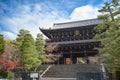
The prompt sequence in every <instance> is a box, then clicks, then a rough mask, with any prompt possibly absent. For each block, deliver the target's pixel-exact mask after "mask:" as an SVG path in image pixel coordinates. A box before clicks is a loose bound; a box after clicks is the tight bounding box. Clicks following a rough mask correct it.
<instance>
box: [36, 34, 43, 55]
mask: <svg viewBox="0 0 120 80" xmlns="http://www.w3.org/2000/svg"><path fill="white" fill-rule="evenodd" d="M35 46H36V50H37V52H38V53H39V55H43V54H44V53H45V44H44V39H43V35H42V34H37V38H36V42H35Z"/></svg>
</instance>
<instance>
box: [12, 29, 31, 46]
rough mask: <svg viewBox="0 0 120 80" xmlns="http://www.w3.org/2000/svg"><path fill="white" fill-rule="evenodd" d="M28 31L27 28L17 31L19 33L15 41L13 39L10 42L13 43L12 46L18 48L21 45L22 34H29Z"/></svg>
mask: <svg viewBox="0 0 120 80" xmlns="http://www.w3.org/2000/svg"><path fill="white" fill-rule="evenodd" d="M29 33H30V32H29V31H28V30H24V29H21V30H20V31H19V34H18V35H17V38H16V41H13V42H12V44H14V47H16V48H19V47H20V46H21V45H22V42H23V40H24V36H25V35H26V34H29Z"/></svg>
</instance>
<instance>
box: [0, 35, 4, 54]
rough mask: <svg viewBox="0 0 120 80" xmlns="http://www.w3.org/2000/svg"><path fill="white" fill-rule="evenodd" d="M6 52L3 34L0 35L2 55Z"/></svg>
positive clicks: (0, 51)
mask: <svg viewBox="0 0 120 80" xmlns="http://www.w3.org/2000/svg"><path fill="white" fill-rule="evenodd" d="M3 52H4V39H3V35H0V55H1V54H2V53H3Z"/></svg>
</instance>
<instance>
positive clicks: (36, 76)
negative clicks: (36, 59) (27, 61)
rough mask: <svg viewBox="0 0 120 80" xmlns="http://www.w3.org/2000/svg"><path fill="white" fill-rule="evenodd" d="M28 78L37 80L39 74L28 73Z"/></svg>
mask: <svg viewBox="0 0 120 80" xmlns="http://www.w3.org/2000/svg"><path fill="white" fill-rule="evenodd" d="M30 78H39V74H38V73H35V72H34V73H30Z"/></svg>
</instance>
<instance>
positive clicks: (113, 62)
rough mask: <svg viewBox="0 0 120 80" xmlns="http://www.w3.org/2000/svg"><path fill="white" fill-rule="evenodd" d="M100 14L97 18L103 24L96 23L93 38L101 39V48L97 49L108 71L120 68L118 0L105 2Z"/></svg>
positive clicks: (119, 7)
mask: <svg viewBox="0 0 120 80" xmlns="http://www.w3.org/2000/svg"><path fill="white" fill-rule="evenodd" d="M99 12H101V13H102V14H101V15H99V16H98V19H102V20H103V24H100V25H98V26H97V27H96V28H95V30H96V32H97V34H96V36H95V38H96V39H101V43H102V45H103V48H100V49H99V51H100V53H101V54H102V56H103V59H104V60H105V62H106V64H107V65H106V67H107V68H108V70H109V71H110V72H113V73H114V72H115V71H116V70H119V69H120V16H119V15H120V4H119V1H118V0H112V1H111V2H110V3H108V2H105V4H104V6H103V7H102V9H101V10H99Z"/></svg>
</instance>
